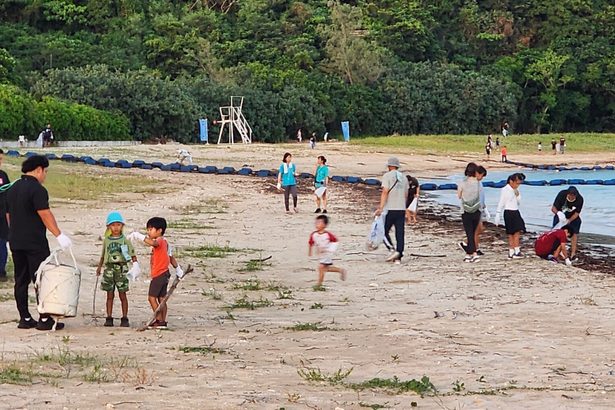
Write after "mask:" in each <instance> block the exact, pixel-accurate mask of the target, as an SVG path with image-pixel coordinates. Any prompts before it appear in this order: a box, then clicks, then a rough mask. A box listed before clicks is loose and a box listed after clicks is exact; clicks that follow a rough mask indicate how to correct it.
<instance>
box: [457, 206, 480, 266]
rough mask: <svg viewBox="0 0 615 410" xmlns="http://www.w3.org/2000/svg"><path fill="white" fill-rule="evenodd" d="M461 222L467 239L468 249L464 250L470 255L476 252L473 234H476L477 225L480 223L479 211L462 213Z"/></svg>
mask: <svg viewBox="0 0 615 410" xmlns="http://www.w3.org/2000/svg"><path fill="white" fill-rule="evenodd" d="M461 220H462V221H463V229H464V230H465V231H466V236H467V237H468V247H467V248H466V252H467V253H468V255H470V254H473V253H474V252H476V242H474V234H475V233H476V228H478V224H479V223H480V211H476V212H472V213H468V212H464V213H463V214H462V215H461Z"/></svg>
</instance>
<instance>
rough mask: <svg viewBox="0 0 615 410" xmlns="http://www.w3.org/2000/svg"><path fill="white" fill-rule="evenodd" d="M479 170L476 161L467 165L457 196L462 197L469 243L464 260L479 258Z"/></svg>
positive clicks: (463, 216)
mask: <svg viewBox="0 0 615 410" xmlns="http://www.w3.org/2000/svg"><path fill="white" fill-rule="evenodd" d="M477 171H478V165H476V164H475V163H474V162H470V163H469V164H468V165H467V166H466V170H465V172H464V175H465V178H464V179H463V181H461V182H460V183H459V185H458V187H457V196H458V197H459V199H461V208H462V210H463V214H462V215H461V220H462V221H463V229H464V230H465V231H466V236H467V238H468V245H467V246H466V248H465V251H466V257H465V258H464V259H463V261H464V262H476V261H478V259H479V257H478V254H477V253H476V237H475V233H476V230H477V229H478V225H479V224H480V216H481V212H480V211H481V202H480V184H481V183H480V182H479V181H478V179H476V172H477Z"/></svg>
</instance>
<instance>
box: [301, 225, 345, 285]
mask: <svg viewBox="0 0 615 410" xmlns="http://www.w3.org/2000/svg"><path fill="white" fill-rule="evenodd" d="M327 225H329V218H328V217H327V215H318V216H317V217H316V223H315V226H316V230H315V231H314V232H312V233H311V234H310V240H309V241H308V245H309V248H308V256H310V257H311V256H312V248H314V247H316V254H317V255H318V282H317V283H316V286H314V289H317V288H321V287H322V283H323V281H324V280H325V273H326V272H338V273H339V274H340V279H342V280H346V269H343V268H338V267H336V266H333V259H332V257H333V253H335V251H336V250H337V245H338V241H337V238H336V237H335V235H333V234H332V233H331V232H329V231H327Z"/></svg>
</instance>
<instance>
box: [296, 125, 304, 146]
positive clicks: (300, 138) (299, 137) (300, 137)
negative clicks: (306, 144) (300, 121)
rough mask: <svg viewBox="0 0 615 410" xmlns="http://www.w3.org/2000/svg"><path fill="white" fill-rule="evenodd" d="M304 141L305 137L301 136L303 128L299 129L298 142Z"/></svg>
mask: <svg viewBox="0 0 615 410" xmlns="http://www.w3.org/2000/svg"><path fill="white" fill-rule="evenodd" d="M301 141H303V137H302V136H301V128H299V129H298V130H297V142H298V143H301Z"/></svg>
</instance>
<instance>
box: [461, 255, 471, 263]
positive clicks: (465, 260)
mask: <svg viewBox="0 0 615 410" xmlns="http://www.w3.org/2000/svg"><path fill="white" fill-rule="evenodd" d="M463 261H464V262H472V255H466V256H465V258H463Z"/></svg>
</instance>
